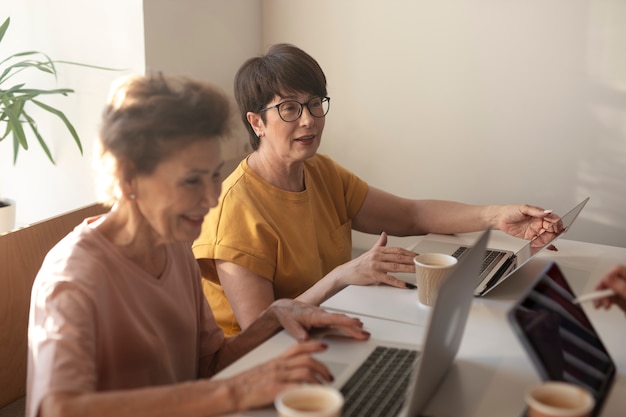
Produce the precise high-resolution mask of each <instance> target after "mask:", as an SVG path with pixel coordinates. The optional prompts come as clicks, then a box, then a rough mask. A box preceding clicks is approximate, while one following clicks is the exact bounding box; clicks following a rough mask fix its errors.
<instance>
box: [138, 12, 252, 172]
mask: <svg viewBox="0 0 626 417" xmlns="http://www.w3.org/2000/svg"><path fill="white" fill-rule="evenodd" d="M144 21H145V45H146V69H148V70H155V71H163V72H165V73H172V74H183V75H186V76H189V77H194V78H197V79H201V80H205V81H208V82H211V83H213V84H214V85H216V86H218V87H220V88H221V89H222V90H223V91H224V93H226V94H227V95H228V96H229V97H230V98H231V105H232V111H233V113H232V115H233V123H232V125H233V127H234V128H233V132H232V135H231V137H229V138H228V140H227V141H225V142H224V143H223V146H222V157H223V158H224V159H226V160H228V159H232V158H239V159H241V156H242V155H244V154H246V153H248V152H249V149H250V148H249V145H248V137H247V133H246V130H245V128H244V127H243V124H242V123H241V122H240V121H239V116H238V112H237V111H236V104H235V100H234V98H233V77H234V75H235V72H236V71H237V69H238V68H239V66H240V65H241V64H242V63H243V62H244V61H245V60H246V59H248V58H249V57H251V56H254V55H257V54H258V53H259V51H260V50H261V40H260V34H261V2H257V1H249V0H209V1H207V0H184V1H178V0H148V1H145V4H144ZM233 163H234V161H233ZM233 163H231V164H229V165H228V166H227V168H229V167H232V165H233Z"/></svg>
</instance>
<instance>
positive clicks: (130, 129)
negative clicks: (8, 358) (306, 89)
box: [26, 74, 368, 417]
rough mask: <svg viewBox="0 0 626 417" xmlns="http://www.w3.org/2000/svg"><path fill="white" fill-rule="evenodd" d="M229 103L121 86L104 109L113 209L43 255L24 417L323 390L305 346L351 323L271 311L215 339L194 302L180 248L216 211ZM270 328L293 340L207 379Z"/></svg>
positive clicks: (321, 369)
mask: <svg viewBox="0 0 626 417" xmlns="http://www.w3.org/2000/svg"><path fill="white" fill-rule="evenodd" d="M227 116H228V104H227V101H226V99H225V98H224V96H223V95H222V94H221V93H219V92H218V91H216V90H215V89H214V88H213V87H211V86H210V85H207V84H205V83H201V82H196V81H192V80H189V79H185V78H179V77H169V76H163V75H159V74H156V75H148V76H145V77H144V76H138V77H130V78H128V79H126V80H125V81H124V82H123V83H121V84H120V85H119V86H118V87H117V88H116V89H115V90H114V91H113V94H112V96H111V100H110V101H109V103H108V105H107V106H106V108H105V110H104V113H103V119H102V126H101V130H100V145H101V149H102V153H101V156H102V158H101V161H103V162H104V161H106V163H105V164H104V165H105V167H106V168H107V171H108V174H109V175H108V178H109V179H111V181H112V182H110V183H108V184H106V185H107V188H108V189H109V190H111V191H113V195H112V201H113V202H114V204H113V206H112V208H111V210H110V211H109V212H108V213H106V214H104V215H103V216H101V217H97V218H89V219H86V220H85V221H83V222H82V223H81V224H80V225H79V226H77V227H76V228H75V230H74V231H72V232H71V233H70V234H69V235H68V236H66V237H65V238H64V239H62V240H61V241H60V242H59V243H58V244H57V245H56V246H55V247H54V248H53V249H52V250H51V251H50V252H49V253H48V255H47V256H46V258H45V260H44V262H43V265H42V266H41V269H40V271H39V273H38V275H37V277H36V279H35V282H34V285H33V289H32V297H31V310H30V319H29V320H30V321H29V327H28V342H29V350H28V382H27V413H26V415H27V416H28V417H35V416H40V417H49V416H63V417H69V416H80V417H84V416H90V417H94V416H116V417H123V416H132V417H139V416H150V417H154V416H157V415H164V416H179V417H181V416H215V415H220V414H225V413H231V412H235V411H239V410H243V409H248V408H254V407H260V406H264V405H267V404H270V403H271V402H272V400H273V398H274V396H275V395H276V394H277V393H278V392H280V391H281V390H282V389H284V388H286V387H289V386H292V385H296V384H300V383H319V382H320V381H323V380H330V379H331V378H332V376H331V375H330V373H329V371H328V369H326V367H325V366H324V365H322V364H321V363H320V362H318V361H317V360H315V359H314V358H313V356H312V354H314V353H316V352H320V351H322V350H324V349H325V348H326V347H325V346H324V345H323V344H321V343H319V342H316V341H307V331H308V329H310V328H312V327H325V326H337V327H339V328H340V329H341V330H342V331H344V332H348V334H350V335H352V336H353V337H355V338H356V339H366V338H367V337H368V334H367V333H366V332H364V331H363V329H362V324H361V323H360V321H359V320H357V319H354V318H350V317H347V316H344V315H340V314H331V313H327V312H325V311H323V310H321V309H319V308H315V307H312V306H310V305H307V304H303V303H298V302H295V301H292V300H278V301H277V302H275V303H272V304H271V305H270V306H268V308H267V309H265V311H264V312H263V313H261V314H260V315H259V317H258V319H257V320H256V321H255V323H252V324H251V325H250V326H249V328H248V330H247V331H245V332H242V333H241V334H240V335H238V336H236V337H233V338H225V337H224V334H223V333H222V331H221V330H220V328H219V327H218V326H217V324H216V322H215V320H214V318H213V315H212V313H211V309H210V307H209V305H208V304H207V301H206V299H205V297H204V295H203V293H202V286H201V278H200V272H199V268H198V264H197V262H196V260H195V259H194V256H193V254H192V252H191V247H190V245H191V242H192V241H193V240H194V239H195V238H196V237H198V235H199V234H200V230H201V226H202V222H203V219H204V217H205V215H206V214H207V213H208V212H209V210H210V209H211V208H212V207H214V206H215V205H216V204H217V200H218V197H219V194H220V189H221V182H222V178H221V175H220V168H221V166H222V159H221V153H220V138H221V137H222V136H224V135H225V133H226V131H227V129H226V128H227V124H226V120H227V119H228V117H227ZM281 327H284V328H286V329H287V330H289V331H290V332H291V333H292V334H293V335H294V337H295V338H296V339H297V340H298V341H300V342H302V343H298V344H295V345H294V346H293V347H291V348H289V349H288V350H287V351H285V352H284V353H282V354H281V355H280V356H278V357H277V358H276V359H274V360H271V361H269V362H267V363H265V364H263V365H260V366H257V367H255V368H252V369H250V370H248V371H246V372H244V373H242V374H240V375H237V376H234V377H231V378H227V379H220V380H212V379H211V376H212V375H214V374H216V373H217V372H219V371H220V370H221V369H223V368H224V367H226V366H228V364H230V363H231V362H233V361H234V360H236V359H237V358H239V357H240V356H242V355H243V354H244V353H246V352H248V351H249V350H251V349H252V348H253V347H255V346H256V345H258V344H260V343H261V342H262V341H263V340H265V339H267V338H268V337H270V336H271V335H272V334H274V333H275V332H277V331H278V330H279V329H280V328H281Z"/></svg>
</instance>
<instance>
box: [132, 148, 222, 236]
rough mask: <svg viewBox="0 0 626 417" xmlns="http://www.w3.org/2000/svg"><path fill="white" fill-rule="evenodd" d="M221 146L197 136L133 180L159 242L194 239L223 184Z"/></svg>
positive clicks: (141, 204)
mask: <svg viewBox="0 0 626 417" xmlns="http://www.w3.org/2000/svg"><path fill="white" fill-rule="evenodd" d="M221 167H222V158H221V146H220V141H219V139H217V138H211V139H204V138H203V139H200V140H196V141H193V142H191V143H190V144H189V145H187V146H185V147H183V148H182V149H179V150H176V152H175V153H173V154H172V155H171V156H169V157H168V158H166V159H165V160H163V161H162V162H160V163H159V164H158V165H157V166H156V168H155V170H154V171H153V172H152V173H151V174H149V175H138V176H137V177H135V179H134V180H133V181H132V182H133V183H134V184H133V189H134V190H135V194H136V197H135V199H136V200H135V201H136V204H137V205H138V208H139V210H140V211H141V213H142V214H143V217H144V218H145V220H146V221H147V223H148V224H149V226H150V228H151V229H152V233H154V234H156V235H157V240H158V241H161V242H174V241H193V240H194V239H195V238H197V237H198V236H199V235H200V230H201V226H202V221H203V220H204V216H205V215H206V214H207V213H208V211H209V209H211V208H212V207H215V206H216V205H217V201H218V198H219V195H220V192H221V187H222V176H221V173H220V169H221Z"/></svg>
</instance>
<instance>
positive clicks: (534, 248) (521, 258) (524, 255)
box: [515, 197, 589, 268]
mask: <svg viewBox="0 0 626 417" xmlns="http://www.w3.org/2000/svg"><path fill="white" fill-rule="evenodd" d="M587 201H589V197H587V198H585V199H584V200H583V201H581V202H580V203H578V205H577V206H576V207H574V208H573V209H571V210H570V211H569V212H567V214H565V215H564V216H562V217H561V222H562V223H563V230H562V231H561V233H559V234H557V235H552V236H551V239H549V240H542V239H535V240H531V241H530V242H529V243H528V244H527V245H526V246H524V247H523V248H522V249H521V250H519V251H518V252H517V253H516V254H515V255H516V256H517V268H519V267H521V266H522V265H524V264H525V263H526V262H527V261H528V260H530V258H532V257H533V256H535V255H536V254H537V253H539V252H540V251H541V250H542V249H544V248H546V247H547V246H548V245H551V244H552V243H554V241H555V240H557V239H558V238H560V237H561V236H563V235H564V234H565V233H567V232H568V231H569V229H570V228H571V227H572V224H573V223H574V221H575V220H576V218H577V217H578V215H579V214H580V212H581V211H582V209H583V207H585V204H587Z"/></svg>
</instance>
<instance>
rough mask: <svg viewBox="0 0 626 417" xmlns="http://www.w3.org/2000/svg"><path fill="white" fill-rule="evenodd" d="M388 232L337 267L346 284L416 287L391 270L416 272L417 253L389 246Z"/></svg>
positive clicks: (337, 271) (336, 271)
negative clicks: (398, 277)
mask: <svg viewBox="0 0 626 417" xmlns="http://www.w3.org/2000/svg"><path fill="white" fill-rule="evenodd" d="M386 245H387V234H386V233H385V232H383V233H382V234H381V235H380V238H379V239H378V241H377V242H376V243H375V244H374V246H373V247H372V248H371V249H370V250H369V251H367V252H365V253H364V254H362V255H361V256H359V257H357V258H354V259H352V260H351V261H349V262H346V263H345V264H343V265H340V266H339V267H337V268H335V271H333V272H334V273H337V274H339V275H340V278H339V279H341V280H342V281H343V284H344V285H373V284H388V285H392V286H394V287H400V288H415V287H414V286H412V285H411V284H407V283H406V282H404V281H402V280H401V279H397V278H395V277H393V276H391V275H389V274H388V273H389V272H409V273H415V264H414V263H413V258H414V257H415V255H417V253H415V252H412V251H410V250H406V249H402V248H397V247H387V246H386Z"/></svg>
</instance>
